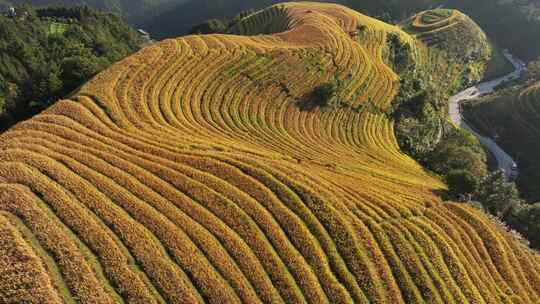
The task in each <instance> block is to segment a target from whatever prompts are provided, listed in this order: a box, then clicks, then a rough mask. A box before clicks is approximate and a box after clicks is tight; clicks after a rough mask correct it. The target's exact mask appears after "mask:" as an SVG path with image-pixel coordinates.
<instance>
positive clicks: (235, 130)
mask: <svg viewBox="0 0 540 304" xmlns="http://www.w3.org/2000/svg"><path fill="white" fill-rule="evenodd" d="M357 30H359V31H360V32H361V33H360V35H361V38H362V39H360V41H362V43H359V42H358V41H359V39H356V38H355V39H353V38H354V37H351V35H353V36H356V35H357V32H356V31H357ZM233 31H234V32H235V33H238V34H243V35H251V36H231V35H208V36H188V37H183V38H179V39H174V40H165V41H163V42H160V43H158V44H155V45H153V46H151V47H147V48H145V49H143V50H141V51H140V52H139V53H137V54H135V55H133V56H131V57H129V58H127V59H125V60H123V61H122V62H121V63H119V64H115V65H114V66H112V67H111V68H109V69H108V70H106V71H105V72H103V73H101V74H99V75H98V76H96V77H95V78H94V79H93V80H91V81H90V82H89V83H87V84H86V85H85V86H83V87H82V88H81V89H80V90H79V91H78V93H77V94H76V95H75V96H73V97H72V98H71V99H69V100H64V101H61V102H59V103H57V104H56V105H55V106H53V107H51V108H50V109H49V110H47V111H46V112H44V113H42V114H40V115H38V116H36V117H34V118H32V119H31V120H28V121H26V122H23V123H20V124H18V125H16V126H15V127H14V128H12V129H10V131H8V132H6V133H4V134H3V135H2V136H1V137H0V210H1V212H0V223H1V224H2V231H3V232H5V234H4V233H3V234H2V236H1V237H0V240H1V242H0V246H1V247H0V253H3V252H8V254H7V255H6V256H2V257H1V258H0V262H2V264H0V282H15V283H14V284H13V285H9V284H4V285H0V301H7V302H22V301H29V302H39V303H60V302H61V301H62V300H63V301H65V302H68V303H69V302H72V301H74V300H75V299H77V300H79V301H80V302H82V303H116V302H122V300H123V301H125V302H129V303H163V302H169V303H201V302H207V303H240V302H245V303H281V302H284V303H306V302H309V303H351V302H356V303H537V302H538V301H539V293H540V274H539V271H540V267H539V264H538V263H539V262H540V261H539V259H538V256H537V255H535V254H532V253H531V252H530V251H528V250H527V249H526V248H525V247H523V246H522V245H520V244H518V243H517V242H516V241H515V240H513V239H512V238H511V237H510V236H509V235H508V234H507V233H505V232H504V231H502V230H501V229H500V228H498V227H496V226H495V225H494V224H493V223H492V222H491V221H490V220H489V219H488V218H486V217H485V216H483V215H482V214H481V213H479V212H478V211H475V210H473V209H471V208H469V207H466V206H464V205H461V204H453V203H443V202H442V201H441V200H440V199H439V198H438V196H437V193H438V192H440V191H441V190H443V189H444V188H445V186H444V185H443V184H442V183H441V182H440V180H438V179H437V178H435V177H433V176H431V175H430V174H428V173H427V172H426V171H424V170H423V169H422V167H420V166H419V165H418V164H417V163H416V162H414V161H413V160H412V159H410V158H409V157H407V156H405V155H404V154H402V153H401V152H400V151H399V148H398V146H397V143H396V140H395V137H394V132H393V125H392V122H391V121H389V120H388V119H387V116H386V115H385V114H384V110H385V109H386V108H387V107H389V106H390V104H391V102H392V100H393V99H394V97H395V95H396V93H397V90H398V83H399V82H398V78H397V75H396V74H395V73H394V72H393V71H392V70H391V69H390V68H389V67H388V66H387V65H385V63H384V61H383V50H384V48H385V45H386V42H387V35H389V34H390V33H393V35H396V36H397V37H399V39H400V40H402V41H404V42H409V43H411V44H413V45H414V44H416V43H415V42H414V39H413V38H412V37H411V36H410V35H408V34H406V33H405V32H403V31H402V30H401V29H399V28H398V27H393V26H390V25H387V24H384V23H382V22H380V21H377V20H374V19H371V18H368V17H366V16H363V15H360V14H359V13H356V12H354V11H352V10H350V9H347V8H345V7H341V6H336V5H330V4H314V3H308V4H297V3H287V4H280V5H277V6H273V7H271V8H268V9H266V10H264V11H261V12H259V13H257V14H255V15H252V16H250V17H248V18H246V19H244V20H243V21H242V22H241V23H240V24H238V25H237V27H236V28H234V29H233ZM332 79H334V80H335V81H336V82H337V83H338V85H337V93H336V94H337V99H338V100H340V102H339V104H342V106H331V107H324V108H320V107H317V106H314V107H313V105H312V104H310V100H311V99H310V95H312V92H313V91H314V89H315V88H317V87H319V86H320V85H321V84H323V83H326V82H327V81H331V80H332ZM12 248H14V249H16V250H14V249H13V250H12ZM38 259H39V261H38ZM12 261H16V262H18V263H19V264H21V265H20V267H17V268H16V271H11V270H10V269H8V267H7V266H6V265H10V263H12ZM21 261H25V262H22V263H21ZM38 264H40V265H41V267H33V266H35V265H38ZM16 282H23V283H24V284H17V283H16ZM21 286H25V287H24V288H21Z"/></svg>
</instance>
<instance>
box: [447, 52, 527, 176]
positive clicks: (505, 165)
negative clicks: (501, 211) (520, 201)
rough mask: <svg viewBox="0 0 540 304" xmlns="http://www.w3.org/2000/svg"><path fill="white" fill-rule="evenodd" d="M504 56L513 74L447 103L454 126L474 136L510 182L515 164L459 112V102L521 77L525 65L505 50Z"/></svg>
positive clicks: (462, 94) (456, 96)
mask: <svg viewBox="0 0 540 304" xmlns="http://www.w3.org/2000/svg"><path fill="white" fill-rule="evenodd" d="M504 56H505V57H506V58H507V59H508V60H509V61H510V62H511V63H512V65H513V66H514V69H515V70H514V72H512V73H510V74H508V75H506V76H503V77H500V78H497V79H495V80H491V81H488V82H483V83H480V84H477V85H476V86H474V87H471V88H468V89H465V90H463V91H461V92H459V93H457V94H456V95H454V96H452V97H451V98H450V102H449V115H450V118H451V119H452V122H454V124H456V125H457V126H459V127H461V128H462V129H465V130H467V131H469V132H471V133H472V134H473V135H474V136H476V138H478V140H479V141H480V143H481V144H482V145H483V146H484V147H486V149H488V150H489V151H490V152H491V153H492V154H493V155H494V156H495V158H496V159H497V164H498V167H499V169H501V170H503V171H504V174H505V176H506V179H507V180H511V179H515V178H516V177H517V175H518V169H517V166H515V162H514V160H513V159H512V157H511V156H510V155H508V153H506V152H505V151H504V150H503V149H501V147H499V145H497V143H495V141H494V140H493V139H491V138H489V137H485V136H482V135H480V134H479V133H478V132H476V131H475V130H473V128H471V127H470V126H469V125H468V124H467V122H466V121H465V119H464V118H463V117H462V115H461V111H460V102H462V101H464V100H469V99H474V98H478V97H480V95H484V94H490V93H493V92H494V89H495V87H497V86H498V85H500V84H501V83H503V82H505V81H509V80H513V79H517V78H518V77H519V76H520V75H521V73H523V70H524V69H525V64H524V63H523V62H522V61H521V60H519V59H517V58H516V57H514V56H513V55H512V54H510V53H509V52H508V51H506V50H505V51H504Z"/></svg>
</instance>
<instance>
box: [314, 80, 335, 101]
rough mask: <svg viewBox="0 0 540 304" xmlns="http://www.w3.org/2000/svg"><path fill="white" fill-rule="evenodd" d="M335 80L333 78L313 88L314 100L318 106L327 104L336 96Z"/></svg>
mask: <svg viewBox="0 0 540 304" xmlns="http://www.w3.org/2000/svg"><path fill="white" fill-rule="evenodd" d="M336 91H337V82H336V81H335V80H333V81H329V82H326V83H324V84H321V85H320V86H318V87H316V88H315V90H313V97H314V98H315V100H314V102H315V104H316V105H318V106H320V107H325V106H327V105H328V104H329V103H330V101H331V100H332V99H333V98H334V97H335V96H336Z"/></svg>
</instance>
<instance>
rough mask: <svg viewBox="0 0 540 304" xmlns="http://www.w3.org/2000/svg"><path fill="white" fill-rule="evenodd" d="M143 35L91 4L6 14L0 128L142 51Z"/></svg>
mask: <svg viewBox="0 0 540 304" xmlns="http://www.w3.org/2000/svg"><path fill="white" fill-rule="evenodd" d="M141 43H142V41H141V38H140V37H139V35H138V34H137V33H136V32H135V31H134V30H133V29H131V28H130V27H129V26H128V25H126V24H125V23H124V22H123V21H122V20H121V19H120V18H119V17H117V16H115V15H112V14H107V13H100V12H98V11H95V10H92V9H89V8H43V9H34V8H32V7H29V6H26V7H21V8H19V9H18V10H17V16H15V17H8V16H3V15H2V16H0V117H1V119H0V130H1V129H5V128H6V127H8V126H10V125H12V124H13V123H14V122H16V121H19V120H21V119H24V118H27V117H29V116H31V115H32V114H34V113H36V112H37V111H39V110H41V109H43V108H45V107H46V106H48V105H49V104H51V103H54V102H55V101H56V100H57V99H59V98H61V97H64V96H65V95H66V94H68V93H70V92H71V91H73V90H74V89H76V88H77V87H79V86H80V85H81V84H83V83H84V82H86V81H87V80H88V79H89V78H90V77H92V76H93V75H95V74H96V73H98V72H99V71H101V70H103V69H105V68H106V67H108V66H109V65H111V64H112V63H113V62H116V61H118V60H120V59H122V58H123V57H125V56H127V55H129V54H131V53H133V52H134V51H136V50H137V49H138V48H139V46H140V45H141Z"/></svg>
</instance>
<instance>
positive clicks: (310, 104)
mask: <svg viewBox="0 0 540 304" xmlns="http://www.w3.org/2000/svg"><path fill="white" fill-rule="evenodd" d="M296 106H297V107H298V109H300V111H302V112H311V111H313V110H315V109H316V108H323V107H324V105H322V104H321V103H320V102H317V97H316V96H315V93H314V92H309V93H306V94H304V95H302V96H300V98H299V99H297V101H296Z"/></svg>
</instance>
